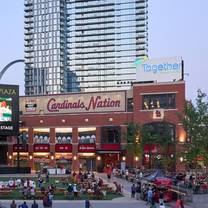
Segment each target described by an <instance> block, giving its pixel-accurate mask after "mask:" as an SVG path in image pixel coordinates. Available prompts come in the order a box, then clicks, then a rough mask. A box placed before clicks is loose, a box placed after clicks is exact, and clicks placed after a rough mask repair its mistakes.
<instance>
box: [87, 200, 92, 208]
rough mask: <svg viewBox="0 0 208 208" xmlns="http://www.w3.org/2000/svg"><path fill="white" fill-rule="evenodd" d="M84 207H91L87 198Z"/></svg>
mask: <svg viewBox="0 0 208 208" xmlns="http://www.w3.org/2000/svg"><path fill="white" fill-rule="evenodd" d="M85 208H93V207H92V205H91V203H90V201H89V199H86V200H85Z"/></svg>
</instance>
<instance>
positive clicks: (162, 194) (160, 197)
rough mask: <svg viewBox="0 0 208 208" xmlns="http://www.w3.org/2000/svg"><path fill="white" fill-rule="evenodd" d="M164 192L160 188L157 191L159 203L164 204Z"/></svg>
mask: <svg viewBox="0 0 208 208" xmlns="http://www.w3.org/2000/svg"><path fill="white" fill-rule="evenodd" d="M163 198H164V193H163V191H162V190H160V192H159V204H164V199H163Z"/></svg>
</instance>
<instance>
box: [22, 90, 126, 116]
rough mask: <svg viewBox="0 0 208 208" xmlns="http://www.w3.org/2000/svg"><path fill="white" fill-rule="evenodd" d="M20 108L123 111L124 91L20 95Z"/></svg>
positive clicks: (34, 110)
mask: <svg viewBox="0 0 208 208" xmlns="http://www.w3.org/2000/svg"><path fill="white" fill-rule="evenodd" d="M20 110H21V111H22V112H23V114H39V113H40V112H41V113H44V114H52V113H87V112H123V111H125V110H126V92H125V91H118V92H106V93H80V94H74V93H73V94H65V95H55V96H40V97H21V98H20Z"/></svg>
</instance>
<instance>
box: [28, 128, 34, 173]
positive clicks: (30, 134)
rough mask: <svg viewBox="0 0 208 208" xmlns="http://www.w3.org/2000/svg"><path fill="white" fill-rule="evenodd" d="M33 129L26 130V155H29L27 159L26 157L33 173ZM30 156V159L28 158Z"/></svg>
mask: <svg viewBox="0 0 208 208" xmlns="http://www.w3.org/2000/svg"><path fill="white" fill-rule="evenodd" d="M33 142H34V141H33V128H29V129H28V153H29V157H28V160H29V166H30V168H31V170H32V171H33V170H34V156H33V151H34V148H33V144H34V143H33ZM30 156H32V159H31V158H30Z"/></svg>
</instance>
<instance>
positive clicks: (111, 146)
mask: <svg viewBox="0 0 208 208" xmlns="http://www.w3.org/2000/svg"><path fill="white" fill-rule="evenodd" d="M120 149H121V146H120V144H102V145H101V150H117V151H118V150H120Z"/></svg>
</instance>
